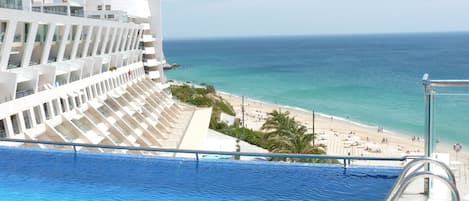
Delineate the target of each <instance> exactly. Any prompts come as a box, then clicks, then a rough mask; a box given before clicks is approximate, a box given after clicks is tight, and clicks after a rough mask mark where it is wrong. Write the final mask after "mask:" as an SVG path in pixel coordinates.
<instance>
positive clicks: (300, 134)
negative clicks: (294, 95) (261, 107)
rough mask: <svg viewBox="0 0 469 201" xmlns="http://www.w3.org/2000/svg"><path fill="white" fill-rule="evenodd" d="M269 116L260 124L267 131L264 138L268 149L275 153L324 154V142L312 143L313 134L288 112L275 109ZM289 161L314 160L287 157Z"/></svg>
mask: <svg viewBox="0 0 469 201" xmlns="http://www.w3.org/2000/svg"><path fill="white" fill-rule="evenodd" d="M269 116H270V117H269V118H268V119H267V121H266V122H265V123H264V125H262V129H263V130H267V131H268V132H267V133H266V135H265V139H266V140H267V142H268V144H269V151H271V152H277V153H296V154H325V153H326V152H325V150H326V149H325V148H326V146H325V145H324V144H319V145H314V144H312V142H313V140H314V137H315V136H314V134H312V133H307V128H306V127H305V126H303V125H300V124H299V123H298V122H297V121H296V120H295V118H291V117H289V113H288V112H284V113H282V112H278V111H276V110H274V111H272V112H271V113H269ZM289 161H298V162H300V161H301V162H315V161H317V160H311V159H289Z"/></svg>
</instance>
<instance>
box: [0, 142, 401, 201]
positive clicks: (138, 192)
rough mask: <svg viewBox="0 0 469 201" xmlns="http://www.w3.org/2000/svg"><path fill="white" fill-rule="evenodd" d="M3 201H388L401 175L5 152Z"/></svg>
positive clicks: (0, 157)
mask: <svg viewBox="0 0 469 201" xmlns="http://www.w3.org/2000/svg"><path fill="white" fill-rule="evenodd" d="M0 168H1V170H0V198H1V200H152V201H154V200H198V201H199V200H200V201H209V200H210V201H211V200H284V201H286V200H332V199H334V200H383V199H384V197H385V195H386V193H387V191H388V190H389V188H390V187H391V186H392V184H393V182H394V181H395V179H396V178H397V175H398V174H399V172H400V170H401V169H400V168H395V167H376V166H373V167H372V166H352V167H350V168H348V169H343V168H342V167H341V166H340V165H319V164H290V163H278V162H246V161H225V160H208V159H206V160H200V161H199V162H198V163H197V162H196V161H194V160H193V159H180V158H166V157H146V156H134V155H117V154H102V153H86V152H78V153H77V155H76V156H74V153H73V152H68V151H56V150H41V149H27V148H9V147H0Z"/></svg>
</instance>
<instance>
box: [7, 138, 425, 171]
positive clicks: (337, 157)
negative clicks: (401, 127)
mask: <svg viewBox="0 0 469 201" xmlns="http://www.w3.org/2000/svg"><path fill="white" fill-rule="evenodd" d="M0 141H3V142H18V143H31V144H47V145H58V146H71V147H73V150H74V152H75V154H76V152H77V149H76V147H87V148H102V149H119V150H132V151H151V152H169V153H185V154H195V156H196V158H197V160H199V154H209V155H210V154H212V155H213V154H217V155H233V156H256V157H271V158H306V159H335V160H344V168H345V167H346V163H345V161H346V160H372V161H405V160H407V159H414V158H417V157H420V156H413V155H408V156H402V157H363V156H340V155H318V154H282V153H256V152H228V151H207V150H193V149H171V148H149V147H132V146H114V145H101V144H86V143H74V142H54V141H41V140H23V139H12V138H0Z"/></svg>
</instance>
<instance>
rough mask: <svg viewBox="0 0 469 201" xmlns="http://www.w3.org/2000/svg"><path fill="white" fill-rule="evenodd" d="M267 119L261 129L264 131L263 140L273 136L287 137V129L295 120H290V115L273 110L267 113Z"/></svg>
mask: <svg viewBox="0 0 469 201" xmlns="http://www.w3.org/2000/svg"><path fill="white" fill-rule="evenodd" d="M268 115H269V118H268V119H267V120H266V121H265V123H264V124H263V125H262V127H261V129H262V130H265V131H266V134H265V136H264V137H265V139H269V138H271V137H275V136H283V135H287V133H288V128H289V127H290V126H292V125H293V124H295V120H294V119H292V118H290V117H289V115H290V113H289V112H288V111H287V112H283V113H282V112H281V111H277V110H274V111H272V112H270V113H268Z"/></svg>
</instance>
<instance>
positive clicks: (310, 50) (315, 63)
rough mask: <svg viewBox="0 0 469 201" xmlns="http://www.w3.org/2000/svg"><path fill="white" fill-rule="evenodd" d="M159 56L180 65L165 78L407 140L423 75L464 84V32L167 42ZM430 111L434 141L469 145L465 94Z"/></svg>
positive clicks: (416, 122)
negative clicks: (395, 134) (376, 128)
mask: <svg viewBox="0 0 469 201" xmlns="http://www.w3.org/2000/svg"><path fill="white" fill-rule="evenodd" d="M164 50H165V56H166V59H167V61H168V62H169V63H178V64H181V65H182V67H180V68H177V69H173V70H168V71H166V72H165V73H166V75H167V77H168V78H169V79H174V80H180V81H190V82H192V83H197V84H200V83H206V84H212V85H214V86H215V88H216V89H218V90H222V91H226V92H230V93H234V94H237V95H244V96H247V97H250V98H254V99H259V100H263V101H269V102H273V103H278V104H284V105H289V106H294V107H300V108H303V109H306V110H314V111H317V112H321V113H325V114H330V115H334V116H339V117H344V118H348V119H350V120H352V121H356V122H359V123H364V124H367V125H371V126H381V127H384V128H385V129H389V130H393V131H397V132H401V133H405V134H408V135H411V136H412V135H420V136H422V135H423V131H424V128H423V125H424V106H423V105H424V96H423V85H422V76H423V74H424V73H429V74H430V78H431V79H469V33H425V34H377V35H334V36H332V35H331V36H295V37H253V38H217V39H191V40H189V39H183V40H165V41H164ZM436 92H437V93H443V92H445V93H469V90H468V89H436ZM434 110H435V114H436V115H435V119H434V125H435V130H434V132H435V133H436V138H437V139H441V140H443V141H446V142H448V143H455V142H456V141H458V142H462V143H465V144H469V96H464V95H458V96H454V95H451V96H444V95H439V96H437V97H436V98H435V108H434Z"/></svg>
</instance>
